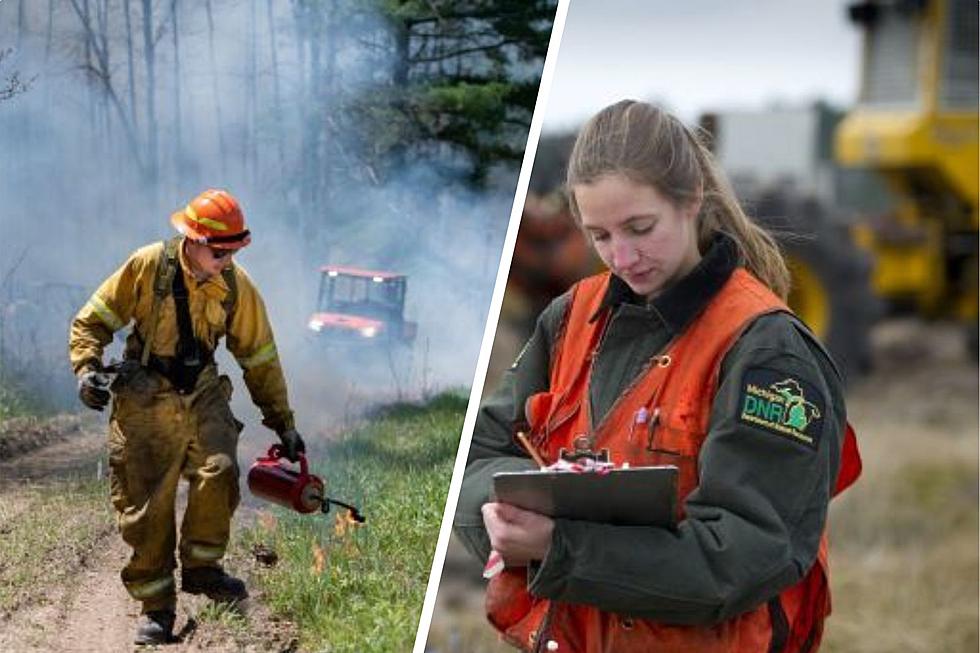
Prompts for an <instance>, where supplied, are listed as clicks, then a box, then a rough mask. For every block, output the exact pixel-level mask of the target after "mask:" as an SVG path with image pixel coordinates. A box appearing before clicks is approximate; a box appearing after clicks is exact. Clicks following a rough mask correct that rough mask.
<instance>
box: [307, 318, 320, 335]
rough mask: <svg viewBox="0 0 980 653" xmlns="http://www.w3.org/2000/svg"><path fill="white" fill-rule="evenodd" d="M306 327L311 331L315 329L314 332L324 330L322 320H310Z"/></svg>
mask: <svg viewBox="0 0 980 653" xmlns="http://www.w3.org/2000/svg"><path fill="white" fill-rule="evenodd" d="M306 326H308V327H309V328H310V329H313V330H314V331H317V332H319V331H321V330H322V329H323V322H321V321H320V320H310V321H309V322H308V323H307V325H306Z"/></svg>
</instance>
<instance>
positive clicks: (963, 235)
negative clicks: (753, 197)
mask: <svg viewBox="0 0 980 653" xmlns="http://www.w3.org/2000/svg"><path fill="white" fill-rule="evenodd" d="M848 13H849V16H850V18H851V20H852V21H853V23H854V24H855V25H856V26H857V27H858V28H859V29H861V31H862V34H863V61H862V75H861V90H860V97H859V102H858V104H857V106H856V107H855V108H854V109H853V110H852V111H851V112H849V113H848V114H847V115H846V116H845V117H844V119H843V120H842V121H841V122H840V123H839V125H838V127H837V131H836V134H835V143H834V146H835V147H834V150H835V156H836V159H837V161H838V162H839V163H840V164H841V165H843V166H849V167H861V168H865V169H872V170H875V171H877V172H878V173H880V175H881V177H882V178H883V179H884V180H885V181H886V182H887V185H888V188H889V189H890V190H891V192H892V194H893V196H894V209H893V210H891V211H889V212H888V213H887V214H884V215H878V216H874V217H872V218H869V219H867V220H864V221H862V223H860V224H857V225H855V226H854V228H853V229H852V232H853V233H854V236H855V239H856V240H857V242H858V243H859V244H860V245H861V246H862V247H863V248H864V249H865V250H867V251H868V252H870V253H871V255H872V258H873V261H874V265H873V268H872V273H871V283H872V288H873V290H874V292H875V294H876V295H878V296H879V297H881V298H883V299H885V300H886V301H887V303H888V305H889V306H890V307H892V308H895V309H904V310H912V311H915V312H916V313H918V314H920V315H923V316H927V317H938V318H955V319H958V320H961V321H963V323H964V324H965V325H967V327H968V333H969V344H970V347H971V350H972V353H973V355H974V356H976V355H977V316H978V283H977V278H978V269H980V261H978V255H977V252H978V233H980V217H978V193H980V191H978V165H977V161H978V147H977V143H978V130H980V123H978V102H980V94H978V22H980V21H978V14H980V4H978V3H977V1H976V0H875V1H863V2H858V3H854V4H851V5H850V6H849V7H848Z"/></svg>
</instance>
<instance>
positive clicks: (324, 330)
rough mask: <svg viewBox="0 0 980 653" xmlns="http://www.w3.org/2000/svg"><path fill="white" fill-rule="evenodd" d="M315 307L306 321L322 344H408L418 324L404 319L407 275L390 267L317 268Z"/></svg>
mask: <svg viewBox="0 0 980 653" xmlns="http://www.w3.org/2000/svg"><path fill="white" fill-rule="evenodd" d="M320 275H321V276H320V291H319V293H318V295H317V309H316V310H317V312H316V313H314V314H313V315H312V316H310V319H309V321H308V322H307V326H308V327H309V328H310V330H311V331H314V332H316V333H317V334H319V336H320V337H321V338H322V339H323V341H324V342H325V344H328V345H338V346H348V345H349V346H353V345H368V346H382V347H387V346H391V345H411V344H412V343H413V342H415V334H416V332H417V330H418V325H417V324H416V323H415V322H410V321H407V320H405V315H404V312H405V290H406V285H407V282H408V278H407V277H406V276H405V275H403V274H396V273H394V272H381V271H377V270H362V269H359V268H351V267H343V266H339V265H325V266H323V267H321V268H320Z"/></svg>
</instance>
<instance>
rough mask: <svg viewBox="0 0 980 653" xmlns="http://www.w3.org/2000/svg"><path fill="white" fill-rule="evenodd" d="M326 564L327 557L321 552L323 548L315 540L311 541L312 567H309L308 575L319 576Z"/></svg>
mask: <svg viewBox="0 0 980 653" xmlns="http://www.w3.org/2000/svg"><path fill="white" fill-rule="evenodd" d="M326 562H327V556H326V554H325V553H324V552H323V547H321V546H320V543H319V542H317V541H316V540H314V541H313V565H312V566H311V567H310V573H311V574H313V575H314V576H319V575H320V574H322V573H323V567H324V565H325V564H326Z"/></svg>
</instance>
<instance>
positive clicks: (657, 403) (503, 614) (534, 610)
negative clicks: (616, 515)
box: [487, 269, 859, 653]
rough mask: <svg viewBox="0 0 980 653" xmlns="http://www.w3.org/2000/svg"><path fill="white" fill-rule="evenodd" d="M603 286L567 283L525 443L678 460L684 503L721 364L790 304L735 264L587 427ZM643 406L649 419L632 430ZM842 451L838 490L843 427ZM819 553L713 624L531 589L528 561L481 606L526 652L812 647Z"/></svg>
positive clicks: (819, 607)
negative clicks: (797, 573)
mask: <svg viewBox="0 0 980 653" xmlns="http://www.w3.org/2000/svg"><path fill="white" fill-rule="evenodd" d="M608 283H609V276H608V274H606V275H599V276H597V277H591V278H589V279H586V280H584V281H582V282H580V283H579V284H578V285H577V286H576V288H575V290H574V293H573V296H572V300H571V306H570V307H569V314H568V317H567V320H566V321H565V329H564V332H563V334H562V336H561V337H560V339H559V340H558V341H557V342H556V344H555V347H554V349H553V355H552V364H551V378H550V387H549V390H548V391H547V392H542V393H539V394H536V395H533V396H531V397H530V398H529V399H528V401H527V404H526V413H527V420H528V423H529V425H530V427H531V436H532V440H533V441H534V443H535V445H536V446H537V447H538V449H539V451H541V452H542V453H544V454H545V458H546V459H548V460H549V462H550V461H554V460H556V459H557V458H558V457H559V451H560V450H561V449H562V448H564V449H568V450H573V449H575V448H581V447H582V446H583V445H585V446H587V447H588V448H590V449H593V450H596V451H601V450H604V449H608V451H609V454H610V457H611V460H612V461H613V462H615V463H616V464H622V463H624V462H629V463H630V464H631V465H633V466H637V465H662V464H672V465H676V466H677V467H678V468H679V471H680V480H679V484H680V487H679V496H680V498H681V500H683V499H684V498H685V497H686V496H687V495H688V494H689V493H690V492H691V491H692V490H694V488H696V487H697V485H698V479H699V469H698V462H699V460H698V459H699V452H700V449H701V445H702V443H703V442H704V438H705V437H706V435H707V433H708V427H709V418H710V412H711V407H712V400H713V394H714V392H713V389H714V388H715V387H716V386H717V380H718V373H719V367H720V365H721V361H722V360H723V358H724V357H725V354H726V353H727V352H728V351H729V349H730V348H731V346H732V344H733V343H734V342H735V341H736V340H737V339H738V337H739V336H740V335H741V334H742V332H743V331H744V330H745V329H746V328H747V327H748V325H749V324H751V323H752V322H753V321H754V320H755V319H756V318H758V317H759V316H761V315H764V314H766V313H771V312H777V311H787V310H788V309H787V308H786V306H785V305H784V304H783V303H782V302H781V301H780V300H779V299H778V298H777V297H775V296H774V295H773V294H772V293H771V292H770V291H769V290H768V289H766V288H765V287H764V286H763V285H762V284H761V283H760V282H759V281H758V280H756V279H755V278H754V277H752V276H751V275H750V274H749V273H747V272H746V271H745V270H743V269H737V270H735V271H734V272H733V273H732V275H731V277H730V278H729V279H728V281H727V282H726V283H725V284H724V286H723V287H722V288H721V290H720V291H719V292H718V293H717V294H716V295H715V297H714V298H713V299H712V300H711V301H710V302H709V303H708V305H707V307H706V309H705V310H704V312H703V313H701V314H700V315H699V316H698V317H697V318H695V320H694V321H693V322H692V323H691V324H690V325H689V327H688V328H687V329H685V330H684V332H683V333H682V334H680V335H679V336H678V337H677V338H676V339H675V340H674V341H673V342H672V343H671V344H670V345H669V346H668V347H667V348H666V350H665V351H664V352H663V353H662V354H661V355H659V356H656V357H655V358H653V359H652V360H651V363H650V366H649V367H648V368H647V369H646V370H645V371H644V372H643V373H642V374H641V375H640V377H639V378H638V379H637V380H636V382H635V383H633V384H632V385H631V386H630V387H629V389H628V390H627V391H626V392H625V393H624V394H623V395H622V396H620V397H619V399H618V400H617V401H616V403H615V404H614V406H613V408H612V409H611V410H610V411H609V412H608V413H607V414H606V415H605V416H604V417H603V418H602V419H601V420H599V421H597V423H596V424H595V429H590V424H591V423H592V422H593V420H592V418H591V415H590V414H589V413H590V406H589V401H588V398H587V397H588V387H589V380H590V379H589V377H590V374H591V370H592V360H593V354H594V352H595V351H596V348H597V347H598V345H599V343H600V341H601V339H602V336H603V333H604V329H605V327H606V322H607V320H608V311H606V312H605V313H603V312H601V310H600V309H601V306H602V300H603V297H604V296H605V292H606V289H607V286H608ZM597 314H598V319H593V316H596V315H597ZM641 410H642V411H645V413H643V414H645V415H648V416H649V419H648V420H645V423H644V425H643V426H642V428H640V429H637V428H636V415H638V414H641ZM844 456H845V460H843V461H842V464H841V477H840V478H839V479H838V488H841V487H842V486H844V485H846V484H849V482H851V481H853V478H854V477H855V476H856V473H857V471H858V470H859V464H858V463H857V462H856V448H855V447H854V441H853V432H852V431H851V430H850V429H848V434H847V440H846V443H845V446H844ZM844 475H847V478H844ZM826 553H827V550H826V537H823V538H822V539H821V543H820V547H819V551H818V555H817V561H816V563H815V564H814V565H813V566H812V568H811V569H810V570H809V571H808V573H807V574H806V575H805V576H804V577H803V579H802V581H800V582H798V583H796V584H795V585H792V586H791V587H789V588H788V589H786V590H784V591H783V592H781V593H780V594H779V596H778V597H776V598H774V599H773V600H771V601H769V603H767V604H763V605H760V606H758V607H756V608H754V609H751V610H749V611H747V612H744V613H742V614H740V615H737V616H735V617H733V618H730V619H728V620H726V621H723V622H721V623H719V624H714V625H669V624H666V623H662V622H658V621H652V620H643V619H631V618H628V617H624V616H621V615H618V614H615V613H611V612H605V611H602V610H599V609H597V608H595V607H592V606H588V605H571V604H567V603H563V602H554V601H550V600H548V599H545V598H539V597H534V596H532V595H531V594H530V593H529V592H528V590H527V587H528V578H527V572H526V570H524V569H511V570H507V571H505V572H504V573H502V574H500V575H499V576H497V577H496V578H494V579H493V580H492V581H491V583H490V586H489V588H488V591H487V611H488V616H489V618H490V621H491V622H492V623H493V624H494V626H495V627H497V628H498V629H499V630H500V631H501V632H502V633H503V635H504V637H505V639H507V640H508V641H509V642H511V643H512V644H514V645H516V646H518V647H521V648H524V649H527V650H545V644H546V643H547V642H548V641H552V640H553V641H555V642H556V643H557V645H558V649H557V650H559V651H582V652H586V653H592V652H598V651H626V652H629V651H664V652H668V653H669V652H674V651H677V652H680V651H699V652H702V651H704V652H708V653H711V652H725V653H734V652H736V651H737V652H742V651H745V652H748V651H752V652H757V651H771V652H773V653H775V652H777V651H791V652H794V653H795V652H798V651H807V650H812V649H813V647H814V646H815V645H816V644H817V643H819V639H820V634H821V632H822V624H823V619H824V617H825V616H826V614H828V613H829V610H830V598H829V587H828V582H827V557H826Z"/></svg>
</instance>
